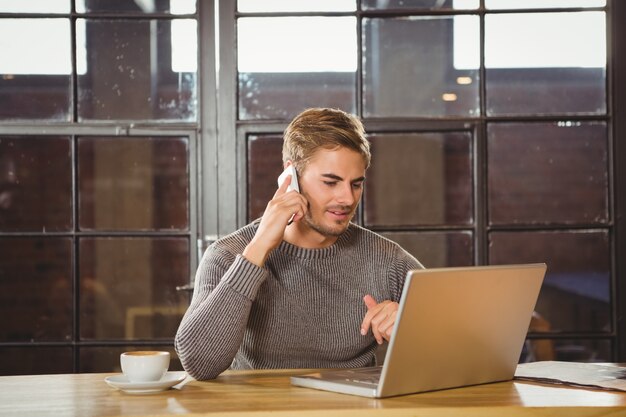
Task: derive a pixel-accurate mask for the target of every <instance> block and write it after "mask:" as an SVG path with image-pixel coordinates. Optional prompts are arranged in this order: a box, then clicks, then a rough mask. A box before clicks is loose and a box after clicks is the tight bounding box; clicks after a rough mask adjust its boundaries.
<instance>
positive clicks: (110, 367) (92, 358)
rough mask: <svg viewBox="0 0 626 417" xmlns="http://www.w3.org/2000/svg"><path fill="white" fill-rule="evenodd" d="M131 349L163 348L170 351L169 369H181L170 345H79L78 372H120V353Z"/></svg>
mask: <svg viewBox="0 0 626 417" xmlns="http://www.w3.org/2000/svg"><path fill="white" fill-rule="evenodd" d="M133 350H165V351H167V352H169V353H170V367H169V370H170V371H182V370H183V366H182V365H181V363H180V359H178V355H177V354H176V351H175V350H174V347H173V346H171V345H163V346H158V345H157V346H155V345H150V346H146V345H140V346H132V345H127V346H107V347H81V348H80V354H79V355H80V369H79V372H80V373H92V372H98V373H99V372H122V369H121V367H120V355H121V354H122V353H123V352H129V351H133Z"/></svg>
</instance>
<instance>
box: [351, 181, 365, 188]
mask: <svg viewBox="0 0 626 417" xmlns="http://www.w3.org/2000/svg"><path fill="white" fill-rule="evenodd" d="M352 188H356V189H360V188H363V183H362V182H355V183H354V184H352Z"/></svg>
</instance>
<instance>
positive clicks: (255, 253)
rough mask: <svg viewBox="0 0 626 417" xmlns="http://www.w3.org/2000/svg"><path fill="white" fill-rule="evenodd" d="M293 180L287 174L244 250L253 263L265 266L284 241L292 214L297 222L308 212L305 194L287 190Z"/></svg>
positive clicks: (244, 254)
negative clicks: (266, 261)
mask: <svg viewBox="0 0 626 417" xmlns="http://www.w3.org/2000/svg"><path fill="white" fill-rule="evenodd" d="M291 180H292V178H291V175H289V176H287V178H285V181H284V182H283V183H282V184H281V185H280V187H279V188H278V190H276V193H274V197H272V199H271V200H270V202H269V203H267V207H266V208H265V212H264V213H263V217H262V218H261V223H260V224H259V228H258V229H257V232H256V234H255V235H254V238H252V240H251V241H250V243H248V246H246V248H245V249H244V251H243V256H245V257H246V259H248V260H249V261H250V262H252V263H253V264H256V265H258V266H263V265H264V264H265V260H266V259H267V257H268V255H269V254H270V252H271V251H272V250H274V248H276V247H277V246H278V245H279V244H280V242H282V240H283V236H284V234H285V229H286V228H287V224H288V222H289V220H290V219H291V216H294V217H293V221H294V222H297V221H299V220H300V219H302V218H303V217H304V215H305V214H306V212H307V201H306V199H305V198H304V196H303V195H302V194H300V193H298V192H296V191H289V192H287V187H288V186H289V184H290V183H291Z"/></svg>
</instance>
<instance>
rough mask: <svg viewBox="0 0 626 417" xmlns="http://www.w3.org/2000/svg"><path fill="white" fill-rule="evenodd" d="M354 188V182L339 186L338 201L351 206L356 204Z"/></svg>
mask: <svg viewBox="0 0 626 417" xmlns="http://www.w3.org/2000/svg"><path fill="white" fill-rule="evenodd" d="M354 200H355V196H354V188H353V187H352V184H347V185H345V186H341V187H339V195H338V196H337V202H338V203H339V204H341V205H344V206H351V205H353V204H354Z"/></svg>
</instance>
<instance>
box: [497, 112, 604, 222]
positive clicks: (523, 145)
mask: <svg viewBox="0 0 626 417" xmlns="http://www.w3.org/2000/svg"><path fill="white" fill-rule="evenodd" d="M487 135H488V154H489V157H488V159H489V193H488V194H489V220H490V223H491V224H553V223H560V224H576V223H604V224H606V223H607V222H608V220H609V213H608V195H607V190H608V188H609V184H608V181H609V180H608V149H607V143H608V140H607V128H606V124H604V123H600V122H598V123H596V122H569V121H567V122H565V121H564V122H554V123H523V124H522V123H503V124H490V125H489V126H488V128H487Z"/></svg>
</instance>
